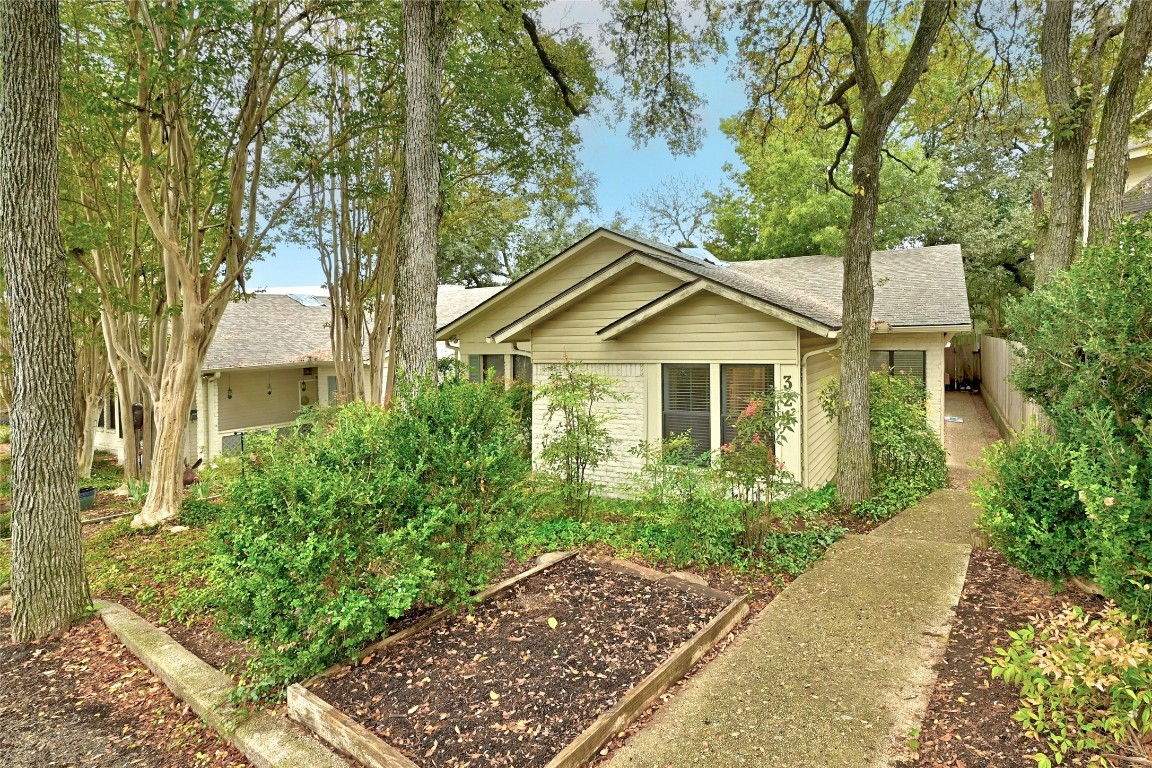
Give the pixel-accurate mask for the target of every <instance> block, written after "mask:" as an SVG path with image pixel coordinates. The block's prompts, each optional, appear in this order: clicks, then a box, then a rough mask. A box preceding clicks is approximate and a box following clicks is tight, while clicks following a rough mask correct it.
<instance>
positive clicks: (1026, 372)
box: [1008, 217, 1152, 621]
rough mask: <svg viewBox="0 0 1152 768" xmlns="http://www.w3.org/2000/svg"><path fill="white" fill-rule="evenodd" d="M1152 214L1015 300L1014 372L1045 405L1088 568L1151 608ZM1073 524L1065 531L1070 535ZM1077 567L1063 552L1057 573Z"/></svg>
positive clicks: (1142, 610) (1109, 587) (1135, 605)
mask: <svg viewBox="0 0 1152 768" xmlns="http://www.w3.org/2000/svg"><path fill="white" fill-rule="evenodd" d="M1149 285H1152V218H1149V217H1145V218H1143V219H1141V220H1138V221H1132V222H1129V223H1127V224H1125V225H1124V226H1122V227H1120V228H1119V229H1118V230H1117V232H1116V235H1115V237H1114V243H1113V244H1112V245H1110V246H1097V247H1088V248H1085V249H1084V251H1083V254H1082V255H1081V257H1080V259H1079V260H1077V261H1076V263H1074V264H1073V265H1072V267H1071V269H1069V270H1067V271H1065V272H1062V273H1059V274H1058V275H1056V276H1055V277H1054V278H1053V280H1052V281H1051V282H1049V283H1048V284H1047V285H1045V286H1044V287H1043V288H1041V289H1039V290H1037V291H1035V292H1033V293H1032V294H1030V295H1028V296H1026V297H1024V298H1023V299H1021V300H1020V301H1019V302H1017V303H1016V304H1014V305H1013V306H1012V308H1011V310H1010V311H1009V313H1008V320H1009V322H1010V324H1011V327H1012V328H1013V334H1012V338H1013V340H1015V341H1018V342H1020V343H1021V344H1022V345H1023V346H1022V348H1021V349H1019V350H1018V351H1019V355H1020V362H1019V364H1018V365H1017V366H1016V367H1015V369H1014V371H1013V376H1012V382H1013V384H1015V385H1016V386H1017V387H1018V388H1019V389H1020V390H1021V391H1022V392H1023V393H1025V394H1026V395H1028V396H1030V397H1032V398H1034V399H1035V400H1036V401H1037V402H1038V403H1039V404H1040V405H1041V406H1042V407H1043V409H1044V412H1045V414H1046V415H1047V416H1048V418H1049V419H1050V420H1051V423H1052V425H1053V428H1054V430H1055V436H1056V440H1057V441H1058V442H1059V443H1060V444H1062V445H1063V446H1064V448H1065V450H1066V453H1067V456H1068V458H1069V466H1068V469H1067V472H1066V474H1065V476H1064V477H1062V481H1063V482H1065V483H1067V485H1068V487H1069V488H1070V489H1071V491H1073V492H1075V493H1077V494H1078V495H1079V497H1080V499H1081V501H1082V503H1083V504H1084V507H1085V518H1086V519H1087V523H1086V532H1085V540H1086V541H1087V542H1088V544H1089V548H1088V551H1087V555H1088V557H1090V566H1089V568H1088V575H1089V576H1090V577H1091V578H1092V579H1093V580H1094V581H1096V582H1097V583H1098V584H1099V585H1100V586H1101V587H1102V588H1103V589H1104V591H1105V593H1106V594H1107V595H1108V596H1109V597H1112V598H1113V599H1115V600H1116V601H1117V602H1119V603H1120V605H1121V607H1122V608H1124V609H1125V610H1127V611H1128V612H1129V613H1133V614H1137V615H1138V616H1139V617H1140V619H1141V620H1143V621H1148V620H1149V619H1150V618H1152V291H1149V290H1148V286H1149ZM1075 533H1076V532H1075V531H1073V532H1071V533H1070V534H1069V536H1070V537H1071V536H1074V535H1075ZM1078 567H1079V560H1078V558H1075V557H1070V560H1069V562H1068V563H1067V564H1066V567H1065V571H1066V572H1072V571H1075V570H1076V569H1077V568H1078Z"/></svg>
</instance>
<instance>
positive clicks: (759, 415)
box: [717, 389, 797, 551]
mask: <svg viewBox="0 0 1152 768" xmlns="http://www.w3.org/2000/svg"><path fill="white" fill-rule="evenodd" d="M796 397H797V396H796V390H794V389H782V390H771V391H768V392H757V393H754V394H752V395H749V396H748V402H747V404H746V405H745V408H744V410H743V412H741V414H740V415H739V416H738V417H737V418H736V423H735V425H734V426H735V429H736V436H735V437H734V438H733V439H732V442H730V443H727V444H725V445H722V446H720V455H719V458H718V460H717V468H718V469H719V470H720V473H721V476H722V477H723V478H724V480H725V481H726V482H727V483H728V485H729V488H730V490H731V491H732V493H733V495H736V496H738V497H739V498H741V499H743V500H744V501H745V502H746V503H747V507H746V509H747V512H746V515H747V519H746V520H745V521H744V546H745V547H747V548H748V549H751V550H753V551H755V550H759V549H760V547H761V546H762V545H763V543H764V533H765V520H766V519H767V518H769V517H770V516H771V514H772V505H773V504H774V503H775V502H776V501H777V500H778V499H780V498H781V497H782V496H784V495H786V494H787V493H789V492H790V491H791V490H794V489H795V487H796V478H795V477H794V476H793V475H792V473H791V472H789V471H787V470H786V469H784V462H782V461H780V459H779V458H778V457H777V454H776V448H777V446H778V445H779V444H780V443H783V442H786V441H787V439H788V435H789V434H790V433H791V432H792V430H793V429H794V428H795V427H796V410H795V408H794V407H793V405H794V404H795V402H796Z"/></svg>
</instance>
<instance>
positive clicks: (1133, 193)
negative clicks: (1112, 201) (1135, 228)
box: [1122, 176, 1152, 216]
mask: <svg viewBox="0 0 1152 768" xmlns="http://www.w3.org/2000/svg"><path fill="white" fill-rule="evenodd" d="M1122 208H1123V211H1124V214H1125V215H1127V216H1143V215H1144V214H1146V213H1148V212H1149V211H1152V176H1150V177H1148V178H1147V179H1144V180H1143V181H1141V182H1140V183H1139V184H1137V185H1136V186H1134V187H1132V189H1130V190H1128V191H1127V192H1126V193H1124V202H1123V203H1122Z"/></svg>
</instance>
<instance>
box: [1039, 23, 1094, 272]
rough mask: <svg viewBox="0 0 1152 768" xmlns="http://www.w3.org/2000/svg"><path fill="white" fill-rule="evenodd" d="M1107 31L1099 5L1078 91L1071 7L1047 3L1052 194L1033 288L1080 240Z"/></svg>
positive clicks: (1044, 64)
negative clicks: (1086, 176)
mask: <svg viewBox="0 0 1152 768" xmlns="http://www.w3.org/2000/svg"><path fill="white" fill-rule="evenodd" d="M1109 26H1110V24H1109V16H1108V9H1107V7H1106V6H1102V7H1101V10H1100V11H1099V12H1098V13H1097V16H1096V27H1095V32H1094V34H1093V36H1092V41H1091V42H1090V43H1089V48H1088V51H1087V52H1086V55H1085V60H1084V63H1083V65H1082V66H1080V68H1079V71H1078V74H1079V75H1080V80H1081V82H1082V83H1083V84H1082V85H1081V86H1080V88H1079V89H1077V88H1076V85H1075V82H1076V81H1075V79H1074V78H1073V73H1072V60H1071V51H1070V44H1071V34H1072V3H1069V2H1067V1H1066V0H1047V2H1046V3H1045V7H1044V20H1043V26H1042V27H1041V30H1040V61H1041V77H1042V79H1043V81H1044V98H1045V101H1046V102H1047V104H1048V113H1049V121H1050V129H1051V132H1052V191H1051V195H1050V200H1049V206H1048V219H1047V240H1046V242H1045V243H1044V247H1043V248H1042V249H1041V250H1039V251H1038V252H1037V258H1036V262H1035V264H1036V286H1037V287H1040V286H1042V285H1044V284H1045V283H1047V282H1048V281H1049V280H1050V279H1051V278H1052V276H1053V275H1055V274H1056V273H1057V272H1059V271H1061V270H1064V269H1067V268H1068V267H1069V266H1071V264H1072V260H1073V259H1075V258H1076V254H1077V253H1078V252H1079V250H1080V242H1081V240H1082V239H1083V235H1084V171H1085V168H1086V166H1087V163H1088V147H1089V146H1090V145H1091V142H1092V124H1093V121H1094V120H1095V115H1096V97H1097V96H1098V95H1099V90H1100V85H1101V78H1102V76H1103V75H1102V71H1103V70H1102V67H1103V64H1102V60H1101V59H1102V56H1103V50H1104V45H1105V43H1106V42H1107V39H1108V34H1109V33H1108V27H1109Z"/></svg>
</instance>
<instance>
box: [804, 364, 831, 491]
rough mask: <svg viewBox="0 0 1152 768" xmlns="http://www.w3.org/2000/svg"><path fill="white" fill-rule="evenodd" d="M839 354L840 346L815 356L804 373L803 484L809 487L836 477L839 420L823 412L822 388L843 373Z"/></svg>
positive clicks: (822, 483)
mask: <svg viewBox="0 0 1152 768" xmlns="http://www.w3.org/2000/svg"><path fill="white" fill-rule="evenodd" d="M839 355H840V350H838V349H837V350H833V351H832V352H827V353H820V354H815V355H812V357H810V358H808V365H807V370H806V371H805V372H804V375H805V377H806V379H805V382H804V388H805V392H804V432H805V434H804V485H806V486H808V487H809V488H820V487H821V486H823V485H825V484H826V483H830V482H832V481H833V480H835V479H836V453H837V447H838V446H839V444H840V441H839V439H838V437H837V423H836V421H835V420H834V419H833V420H829V419H828V417H827V416H825V415H824V409H823V408H821V407H820V390H821V388H823V386H824V385H825V384H826V383H827V382H829V381H832V380H835V379H836V378H838V377H839V376H840V357H839Z"/></svg>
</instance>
